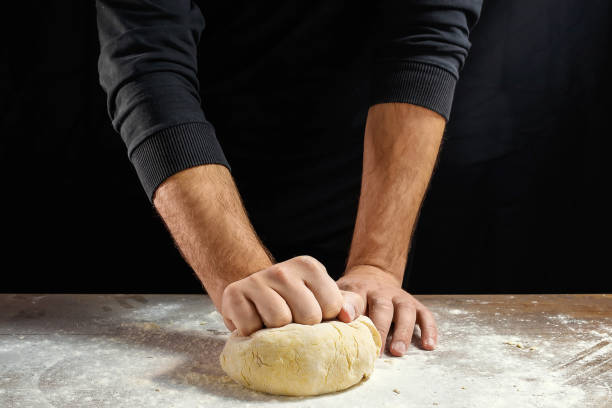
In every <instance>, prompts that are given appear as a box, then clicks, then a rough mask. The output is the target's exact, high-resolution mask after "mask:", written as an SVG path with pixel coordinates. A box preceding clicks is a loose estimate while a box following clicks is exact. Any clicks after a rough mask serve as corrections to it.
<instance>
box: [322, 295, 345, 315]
mask: <svg viewBox="0 0 612 408" xmlns="http://www.w3.org/2000/svg"><path fill="white" fill-rule="evenodd" d="M342 304H343V300H342V299H339V300H335V301H333V302H330V303H324V304H322V305H320V306H321V313H322V315H323V317H324V318H325V319H332V318H334V317H336V316H337V315H338V313H340V309H342Z"/></svg>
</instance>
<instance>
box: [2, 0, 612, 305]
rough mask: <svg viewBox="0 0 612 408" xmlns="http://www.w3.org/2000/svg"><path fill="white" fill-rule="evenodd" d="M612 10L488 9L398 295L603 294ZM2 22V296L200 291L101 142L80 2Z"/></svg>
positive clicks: (91, 29) (121, 162) (87, 15)
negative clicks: (404, 285)
mask: <svg viewBox="0 0 612 408" xmlns="http://www.w3.org/2000/svg"><path fill="white" fill-rule="evenodd" d="M24 7H25V5H24ZM610 10H611V6H610V2H609V1H588V2H585V1H582V0H573V1H570V0H566V1H561V2H552V1H527V0H524V1H513V2H504V1H502V0H496V1H494V0H488V1H487V0H485V7H484V10H483V13H482V17H481V21H480V22H479V24H478V26H477V27H476V29H475V30H474V32H473V35H472V42H473V49H472V52H471V54H470V57H469V58H468V62H467V65H466V68H465V70H464V72H463V74H462V79H461V81H460V83H459V86H458V89H457V96H456V101H455V105H454V109H453V114H452V118H451V122H450V123H449V125H448V129H447V133H446V138H445V142H444V145H443V149H442V154H441V157H440V163H439V166H438V169H437V171H436V174H435V176H434V178H433V180H432V184H431V187H430V191H429V194H428V197H427V199H426V202H425V204H424V207H423V210H422V217H421V220H420V222H419V225H418V228H417V231H416V235H415V239H414V245H413V251H412V253H411V257H410V260H409V270H410V273H409V274H407V277H406V283H407V285H408V289H409V290H410V291H412V292H414V293H452V292H464V293H478V292H515V293H520V292H609V291H610V288H611V286H610V285H609V284H608V283H607V282H606V277H607V276H608V275H609V274H610V272H609V271H610V267H609V264H608V263H607V258H608V251H607V247H608V244H609V239H608V230H607V229H606V227H605V222H604V221H605V218H606V217H605V216H606V212H607V211H606V210H607V209H608V208H609V207H608V206H607V202H605V200H604V198H605V196H606V194H605V193H607V191H606V190H608V189H609V186H610V183H609V179H608V177H607V165H606V164H607V160H606V155H607V152H606V151H605V149H604V140H606V139H607V138H609V137H610V130H609V125H608V123H607V122H608V111H607V110H606V109H605V103H604V102H605V101H606V99H608V98H609V95H610V94H611V91H612V86H611V80H610V73H612V70H611V68H612V66H611V61H610V55H611V54H612V53H611V52H610V51H611V44H610V25H609V21H610V17H611V15H610V14H611V13H610ZM10 15H13V16H14V17H15V21H13V24H10V25H4V26H3V31H4V32H3V35H2V47H1V48H0V53H1V54H0V58H1V60H0V95H1V99H0V103H1V109H2V111H1V112H2V113H1V117H0V134H1V138H0V166H1V167H0V169H1V174H2V184H1V189H0V192H1V193H0V194H1V195H0V202H1V204H0V205H1V212H0V215H1V216H2V235H3V240H2V244H1V248H2V249H1V254H2V261H1V263H0V265H1V266H0V269H1V270H2V274H1V276H2V282H1V283H0V291H1V292H201V286H200V284H199V283H198V281H197V280H196V279H195V277H194V276H193V274H192V273H191V271H190V269H189V267H188V266H187V265H186V264H185V262H184V261H183V260H182V259H181V257H180V255H179V253H178V251H177V250H176V249H175V248H174V245H173V243H172V240H171V239H170V237H169V235H168V233H167V232H166V230H165V228H164V226H163V224H162V223H161V221H160V219H159V217H158V216H157V215H156V214H155V212H154V211H153V209H152V208H151V206H150V204H149V202H148V200H147V198H146V196H145V194H144V192H143V191H142V189H141V188H140V186H139V183H138V180H137V178H136V175H135V173H134V171H133V170H132V168H131V165H130V163H129V161H128V159H127V157H126V154H125V148H124V146H123V144H122V142H121V139H120V138H119V136H118V135H117V134H115V133H114V131H113V130H112V128H111V127H110V123H109V120H108V117H107V114H106V107H105V96H104V94H103V92H102V90H101V88H100V87H99V85H98V79H97V69H96V58H97V53H98V44H97V33H96V27H95V10H94V6H93V2H86V1H79V0H74V1H62V2H46V3H42V4H41V5H32V4H29V5H27V8H25V9H23V10H20V11H19V12H17V13H14V14H12V13H11V14H10ZM26 15H27V16H28V17H27V18H25V17H24V16H26ZM6 17H8V15H7V16H5V18H6Z"/></svg>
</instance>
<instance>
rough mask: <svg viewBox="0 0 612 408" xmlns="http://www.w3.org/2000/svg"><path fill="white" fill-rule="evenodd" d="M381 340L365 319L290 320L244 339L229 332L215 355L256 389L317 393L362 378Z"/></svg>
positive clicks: (225, 367)
mask: <svg viewBox="0 0 612 408" xmlns="http://www.w3.org/2000/svg"><path fill="white" fill-rule="evenodd" d="M380 345H381V339H380V334H379V333H378V330H376V327H375V326H374V324H373V323H372V321H371V320H370V319H368V318H367V317H366V316H360V317H359V318H357V319H355V320H354V321H352V322H351V323H348V324H347V323H342V322H339V321H328V322H323V323H319V324H315V325H312V326H310V325H303V324H297V323H291V324H288V325H286V326H283V327H279V328H272V329H262V330H259V331H256V332H255V333H253V334H251V335H250V336H248V337H241V336H239V335H238V334H237V331H234V333H232V335H231V336H230V338H229V339H228V341H227V343H226V344H225V347H224V348H223V352H222V353H221V356H220V360H221V367H223V370H224V371H225V372H226V373H227V375H229V376H230V377H231V378H232V379H234V380H235V381H237V382H239V383H240V384H242V385H244V386H245V387H248V388H252V389H254V390H257V391H263V392H267V393H270V394H281V395H298V396H303V395H318V394H324V393H327V392H333V391H339V390H343V389H345V388H348V387H350V386H352V385H354V384H356V383H358V382H359V381H361V379H362V378H368V377H369V376H370V374H371V373H372V370H373V369H374V362H375V361H376V359H377V358H378V351H379V350H380Z"/></svg>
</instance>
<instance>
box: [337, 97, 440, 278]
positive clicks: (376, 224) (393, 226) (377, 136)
mask: <svg viewBox="0 0 612 408" xmlns="http://www.w3.org/2000/svg"><path fill="white" fill-rule="evenodd" d="M444 125H445V120H444V118H443V117H442V116H440V115H439V114H437V113H435V112H433V111H431V110H429V109H425V108H422V107H419V106H415V105H411V104H407V103H385V104H377V105H374V106H372V107H371V108H370V110H369V112H368V119H367V123H366V129H365V137H364V157H363V175H362V184H361V197H360V200H359V210H358V213H357V220H356V223H355V230H354V233H353V241H352V244H351V250H350V254H349V258H348V263H347V271H349V270H350V269H351V268H352V267H354V266H356V265H373V266H376V267H378V268H380V269H382V270H384V271H387V272H389V273H391V274H392V275H393V276H394V277H395V278H396V279H397V280H398V282H399V283H400V284H401V281H402V277H403V274H404V269H405V266H406V258H407V254H408V249H409V246H410V238H411V236H412V232H413V229H414V225H415V222H416V219H417V216H418V213H419V208H420V205H421V202H422V200H423V197H424V195H425V191H426V189H427V185H428V183H429V180H430V177H431V173H432V171H433V168H434V165H435V162H436V157H437V154H438V150H439V147H440V142H441V140H442V134H443V131H444Z"/></svg>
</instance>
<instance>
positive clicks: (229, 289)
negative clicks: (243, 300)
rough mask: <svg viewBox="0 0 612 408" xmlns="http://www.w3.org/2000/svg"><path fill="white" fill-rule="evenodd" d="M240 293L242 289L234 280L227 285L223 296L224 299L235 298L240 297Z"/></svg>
mask: <svg viewBox="0 0 612 408" xmlns="http://www.w3.org/2000/svg"><path fill="white" fill-rule="evenodd" d="M239 293H240V289H239V287H238V285H237V284H236V283H235V282H233V283H230V284H229V285H227V286H226V287H225V289H223V295H222V297H223V300H225V299H228V300H234V299H236V298H237V297H238V295H239Z"/></svg>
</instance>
